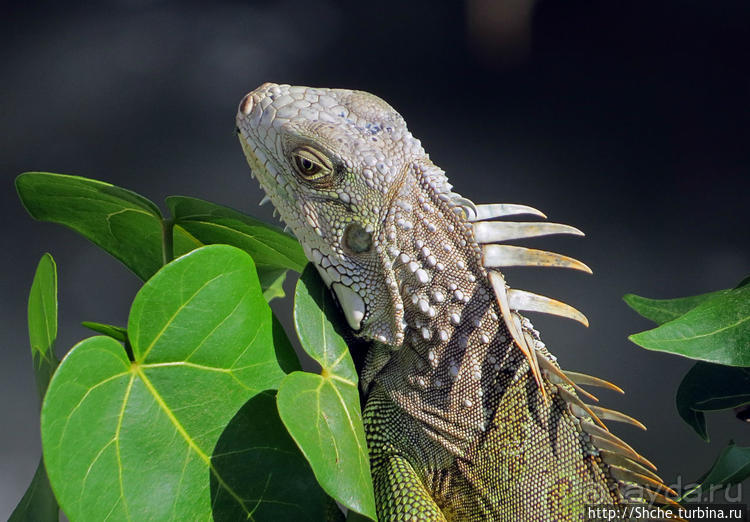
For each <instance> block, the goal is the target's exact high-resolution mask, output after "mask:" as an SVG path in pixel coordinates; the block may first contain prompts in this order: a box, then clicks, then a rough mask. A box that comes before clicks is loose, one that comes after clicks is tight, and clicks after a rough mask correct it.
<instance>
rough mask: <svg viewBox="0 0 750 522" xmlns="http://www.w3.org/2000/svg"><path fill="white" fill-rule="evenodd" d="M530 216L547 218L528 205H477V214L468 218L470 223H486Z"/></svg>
mask: <svg viewBox="0 0 750 522" xmlns="http://www.w3.org/2000/svg"><path fill="white" fill-rule="evenodd" d="M523 214H528V215H532V216H539V217H540V218H543V219H546V218H547V216H546V215H545V214H544V212H542V211H541V210H537V209H535V208H534V207H529V206H527V205H516V204H514V203H494V204H491V205H476V214H475V215H473V216H471V215H470V216H468V218H469V221H485V220H488V219H495V218H500V217H506V216H518V215H523Z"/></svg>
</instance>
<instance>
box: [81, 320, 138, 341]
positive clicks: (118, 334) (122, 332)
mask: <svg viewBox="0 0 750 522" xmlns="http://www.w3.org/2000/svg"><path fill="white" fill-rule="evenodd" d="M81 325H82V326H85V327H86V328H88V329H89V330H93V331H95V332H97V333H100V334H104V335H108V336H109V337H111V338H112V339H115V340H117V341H120V342H121V343H126V342H128V331H127V330H126V329H125V328H123V327H122V326H114V325H111V324H103V323H95V322H93V321H83V322H82V323H81Z"/></svg>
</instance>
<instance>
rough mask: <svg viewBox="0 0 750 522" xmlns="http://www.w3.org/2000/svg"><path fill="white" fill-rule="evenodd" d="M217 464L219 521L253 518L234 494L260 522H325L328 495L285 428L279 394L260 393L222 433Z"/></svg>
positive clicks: (214, 484)
mask: <svg viewBox="0 0 750 522" xmlns="http://www.w3.org/2000/svg"><path fill="white" fill-rule="evenodd" d="M211 462H212V464H213V466H214V469H216V472H217V473H216V475H212V476H211V504H212V505H213V506H214V508H213V509H214V512H213V515H214V519H215V520H216V521H217V522H222V521H235V520H243V519H245V518H247V516H246V513H244V512H243V510H242V509H241V507H240V504H238V503H237V502H236V500H235V499H234V498H233V497H232V496H231V495H230V494H228V489H231V490H232V491H234V492H235V493H236V494H237V495H239V496H240V498H242V499H243V501H244V503H245V504H246V505H248V506H251V507H252V511H253V517H252V519H254V520H325V511H326V507H327V506H326V504H327V499H328V496H327V495H326V494H325V493H324V492H323V490H322V489H321V488H320V486H318V483H317V482H316V480H315V476H314V475H313V473H312V470H311V469H310V465H309V464H308V463H307V461H306V460H305V457H303V456H302V454H301V453H300V451H299V449H298V448H297V446H296V445H295V444H294V441H293V440H292V439H291V437H290V436H289V433H287V431H286V428H284V425H283V424H282V423H281V420H280V419H279V413H278V411H277V410H276V397H275V396H274V394H272V393H268V392H264V393H260V394H258V395H256V396H255V397H253V398H252V399H250V400H249V401H248V402H247V403H245V405H244V406H243V407H242V408H241V409H240V411H239V412H237V415H235V416H234V418H233V419H232V421H231V422H230V423H229V425H228V426H227V427H226V429H225V430H224V432H223V433H222V434H221V437H220V438H219V441H218V442H217V443H216V448H215V449H214V454H213V456H212V457H211ZM217 476H221V477H224V480H225V483H226V485H227V486H228V488H226V487H223V486H222V485H221V484H220V483H219V481H218V480H217V478H216V477H217ZM259 492H262V495H258V493H259Z"/></svg>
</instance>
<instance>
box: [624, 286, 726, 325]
mask: <svg viewBox="0 0 750 522" xmlns="http://www.w3.org/2000/svg"><path fill="white" fill-rule="evenodd" d="M727 292H729V290H718V291H716V292H709V293H707V294H700V295H692V296H690V297H679V298H677V299H649V298H648V297H641V296H639V295H635V294H625V295H624V296H623V297H622V299H623V300H624V301H625V303H626V304H627V305H628V306H629V307H630V308H632V309H633V310H635V311H636V312H637V313H638V315H640V316H641V317H645V318H646V319H648V320H650V321H653V322H655V323H656V324H664V323H666V322H669V321H671V320H673V319H677V318H678V317H680V316H681V315H684V314H686V313H688V312H689V311H690V310H692V309H693V308H695V307H696V306H698V305H699V304H701V303H702V302H703V301H706V300H707V299H711V298H712V297H716V296H719V295H723V294H725V293H727Z"/></svg>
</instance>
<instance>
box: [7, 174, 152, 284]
mask: <svg viewBox="0 0 750 522" xmlns="http://www.w3.org/2000/svg"><path fill="white" fill-rule="evenodd" d="M16 189H17V190H18V195H19V196H20V197H21V201H22V202H23V205H24V206H25V207H26V210H28V212H29V214H31V216H32V217H33V218H34V219H38V220H40V221H51V222H53V223H60V224H62V225H65V226H67V227H69V228H72V229H73V230H75V231H76V232H78V233H80V234H81V235H83V236H84V237H86V238H87V239H89V240H90V241H92V242H93V243H94V244H96V245H98V246H100V247H101V248H103V249H104V250H106V251H107V252H109V253H110V254H112V255H113V256H114V257H116V258H117V259H119V260H120V261H122V263H123V264H124V265H125V266H127V267H128V268H129V269H130V270H132V271H133V272H134V273H135V275H137V276H138V277H140V278H141V279H142V280H144V281H145V280H146V279H148V278H149V277H151V276H152V275H154V274H155V273H156V271H157V270H159V268H160V267H161V266H162V264H163V263H162V259H163V256H162V216H161V212H160V211H159V208H158V207H157V206H156V205H155V204H154V203H152V202H151V201H149V200H148V199H146V198H144V197H143V196H140V195H138V194H136V193H134V192H131V191H129V190H126V189H123V188H120V187H116V186H114V185H110V184H109V183H104V182H102V181H96V180H93V179H87V178H81V177H78V176H66V175H63V174H51V173H48V172H26V173H24V174H21V175H20V176H18V178H16Z"/></svg>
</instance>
